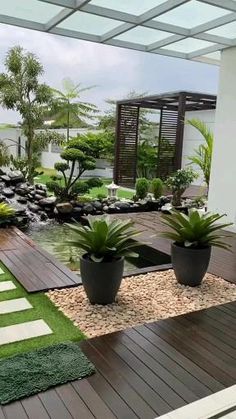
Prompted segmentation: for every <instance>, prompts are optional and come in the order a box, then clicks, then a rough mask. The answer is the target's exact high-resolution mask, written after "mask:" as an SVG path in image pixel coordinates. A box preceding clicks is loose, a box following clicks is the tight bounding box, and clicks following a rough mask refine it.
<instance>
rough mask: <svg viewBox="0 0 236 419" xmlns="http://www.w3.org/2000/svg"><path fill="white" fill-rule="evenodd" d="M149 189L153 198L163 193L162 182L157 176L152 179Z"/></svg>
mask: <svg viewBox="0 0 236 419" xmlns="http://www.w3.org/2000/svg"><path fill="white" fill-rule="evenodd" d="M151 191H152V193H153V195H154V198H155V199H158V198H160V197H161V196H162V195H163V182H162V180H161V179H159V178H155V179H152V183H151Z"/></svg>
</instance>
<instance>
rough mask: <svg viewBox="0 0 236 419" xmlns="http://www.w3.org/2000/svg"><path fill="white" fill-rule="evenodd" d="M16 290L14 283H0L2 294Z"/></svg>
mask: <svg viewBox="0 0 236 419" xmlns="http://www.w3.org/2000/svg"><path fill="white" fill-rule="evenodd" d="M14 289H16V286H15V284H14V283H13V282H12V281H1V282H0V292H2V291H10V290H14Z"/></svg>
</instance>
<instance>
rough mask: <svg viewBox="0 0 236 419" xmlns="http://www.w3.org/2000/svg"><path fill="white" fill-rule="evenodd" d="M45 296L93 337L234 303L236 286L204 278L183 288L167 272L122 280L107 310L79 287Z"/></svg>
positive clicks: (215, 279) (217, 279) (220, 280)
mask: <svg viewBox="0 0 236 419" xmlns="http://www.w3.org/2000/svg"><path fill="white" fill-rule="evenodd" d="M47 295H48V296H49V298H50V299H51V300H52V301H53V302H54V303H55V304H56V306H58V307H59V308H60V310H61V311H63V313H64V314H65V315H67V316H68V317H69V318H70V319H71V320H72V321H73V322H74V323H75V325H77V326H78V327H79V328H80V329H81V330H82V332H84V333H85V334H86V335H87V336H88V337H94V336H99V335H104V334H106V333H111V332H115V331H118V330H123V329H125V328H127V327H134V326H136V325H139V324H144V323H148V322H153V321H157V320H159V319H165V318H167V317H172V316H176V315H180V314H184V313H188V312H191V311H196V310H201V309H204V308H207V307H211V306H214V305H218V304H223V303H227V302H230V301H235V300H236V285H234V284H231V283H229V282H227V281H225V280H223V279H222V278H219V277H216V276H214V275H211V274H207V275H206V276H205V278H204V280H203V282H202V285H201V286H200V287H196V288H191V287H186V286H184V285H180V284H178V283H177V281H176V279H175V276H174V273H173V271H172V270H168V271H163V272H157V273H155V272H154V273H148V274H145V275H139V276H133V277H128V278H125V279H123V281H122V284H121V288H120V291H119V293H118V297H117V302H116V303H113V304H110V305H107V306H101V305H91V304H90V303H89V301H88V299H87V297H86V295H85V292H84V290H83V287H82V286H80V287H76V288H68V289H64V290H54V291H49V292H48V293H47Z"/></svg>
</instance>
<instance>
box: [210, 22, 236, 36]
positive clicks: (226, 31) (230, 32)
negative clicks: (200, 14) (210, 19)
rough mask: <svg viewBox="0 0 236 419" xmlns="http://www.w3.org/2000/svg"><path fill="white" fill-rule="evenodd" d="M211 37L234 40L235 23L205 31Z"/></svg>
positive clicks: (235, 34)
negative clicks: (216, 36)
mask: <svg viewBox="0 0 236 419" xmlns="http://www.w3.org/2000/svg"><path fill="white" fill-rule="evenodd" d="M206 33H209V34H211V35H218V36H224V37H225V38H230V39H234V38H236V22H231V23H227V24H226V25H222V26H219V27H218V28H215V29H211V30H210V31H207V32H206Z"/></svg>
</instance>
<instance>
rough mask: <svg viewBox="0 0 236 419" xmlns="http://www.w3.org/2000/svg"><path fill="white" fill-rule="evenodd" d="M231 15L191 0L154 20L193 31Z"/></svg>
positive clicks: (220, 9)
mask: <svg viewBox="0 0 236 419" xmlns="http://www.w3.org/2000/svg"><path fill="white" fill-rule="evenodd" d="M229 13H230V11H229V10H225V9H222V8H220V7H215V6H211V5H209V4H205V3H201V2H200V1H197V0H191V1H189V2H188V3H185V4H183V5H182V6H179V7H176V8H175V9H173V10H171V11H169V12H167V13H164V14H163V15H161V16H159V17H156V18H155V19H154V20H156V21H158V22H163V23H169V24H172V25H177V26H182V27H184V28H187V29H191V28H194V27H195V26H198V25H202V24H203V23H206V22H208V21H211V20H214V19H217V18H219V17H222V16H225V15H227V14H229Z"/></svg>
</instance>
